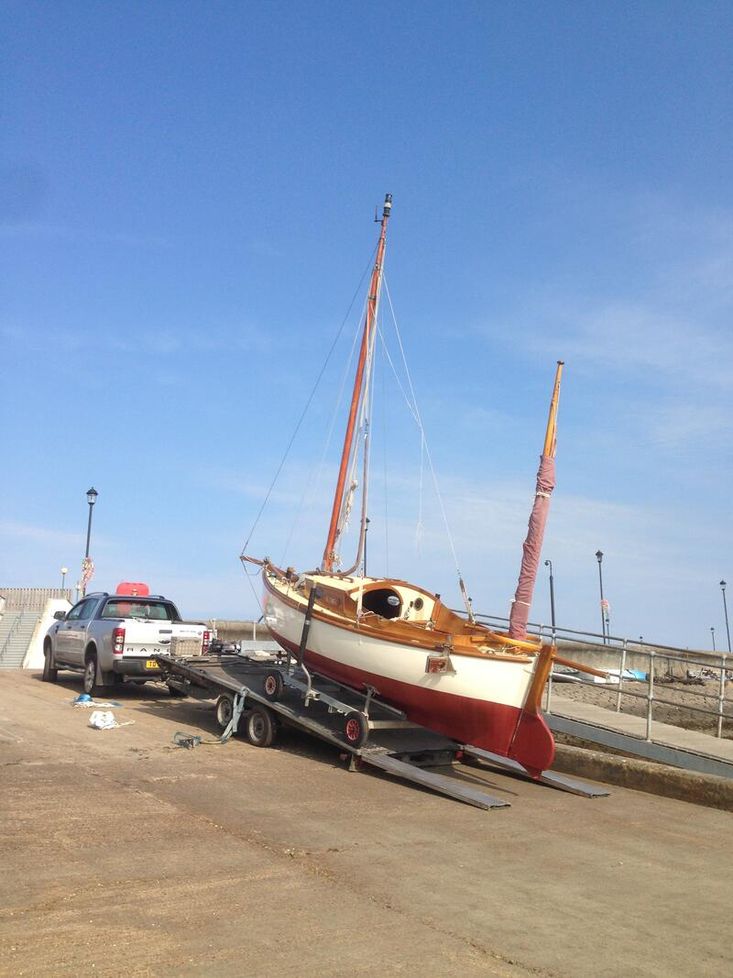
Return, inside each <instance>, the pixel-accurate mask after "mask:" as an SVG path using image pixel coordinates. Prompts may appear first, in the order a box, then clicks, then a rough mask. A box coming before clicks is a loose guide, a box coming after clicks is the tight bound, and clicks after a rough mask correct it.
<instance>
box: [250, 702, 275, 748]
mask: <svg viewBox="0 0 733 978" xmlns="http://www.w3.org/2000/svg"><path fill="white" fill-rule="evenodd" d="M245 730H246V733H247V740H248V741H249V742H250V744H252V746H253V747H269V746H270V745H271V744H272V742H273V740H274V739H275V732H276V728H275V719H274V717H273V715H272V713H271V712H270V711H269V710H268V709H267V707H266V706H254V707H252V709H251V710H250V711H249V713H248V714H247V719H246V720H245Z"/></svg>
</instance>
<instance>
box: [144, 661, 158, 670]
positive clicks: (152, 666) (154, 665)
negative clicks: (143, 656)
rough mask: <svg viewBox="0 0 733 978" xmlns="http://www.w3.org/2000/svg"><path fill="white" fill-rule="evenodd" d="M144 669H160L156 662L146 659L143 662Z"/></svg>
mask: <svg viewBox="0 0 733 978" xmlns="http://www.w3.org/2000/svg"><path fill="white" fill-rule="evenodd" d="M145 668H146V669H160V666H159V665H158V663H157V662H156V660H155V659H148V660H147V661H146V662H145Z"/></svg>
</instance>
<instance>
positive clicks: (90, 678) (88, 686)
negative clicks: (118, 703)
mask: <svg viewBox="0 0 733 978" xmlns="http://www.w3.org/2000/svg"><path fill="white" fill-rule="evenodd" d="M84 692H85V693H89V695H90V696H95V695H96V694H97V693H98V692H99V684H98V683H97V653H96V652H90V653H89V654H88V655H87V658H86V662H85V663H84Z"/></svg>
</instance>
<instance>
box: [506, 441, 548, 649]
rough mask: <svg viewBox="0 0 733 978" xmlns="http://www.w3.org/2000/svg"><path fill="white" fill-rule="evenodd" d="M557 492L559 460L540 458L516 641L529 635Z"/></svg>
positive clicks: (512, 625)
mask: <svg viewBox="0 0 733 978" xmlns="http://www.w3.org/2000/svg"><path fill="white" fill-rule="evenodd" d="M554 488H555V459H554V458H552V457H551V456H549V455H540V467H539V469H538V470H537V487H536V489H535V497H534V506H533V507H532V512H531V514H530V517H529V526H528V529H527V538H526V540H525V541H524V548H523V553H522V566H521V568H520V571H519V583H518V584H517V590H516V592H515V594H514V602H513V603H512V610H511V613H510V615H509V635H510V636H511V637H512V638H517V639H523V638H526V635H527V619H528V618H529V609H530V606H531V604H532V593H533V591H534V582H535V580H536V579H537V568H538V567H539V563H540V553H541V551H542V539H543V537H544V535H545V524H546V523H547V514H548V513H549V511H550V496H551V495H552V490H553V489H554Z"/></svg>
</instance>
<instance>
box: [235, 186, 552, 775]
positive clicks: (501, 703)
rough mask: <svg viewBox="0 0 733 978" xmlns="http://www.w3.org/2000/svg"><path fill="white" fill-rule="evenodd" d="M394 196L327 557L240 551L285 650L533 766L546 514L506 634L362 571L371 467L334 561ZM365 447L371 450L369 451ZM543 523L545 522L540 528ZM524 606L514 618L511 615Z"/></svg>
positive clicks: (547, 659)
mask: <svg viewBox="0 0 733 978" xmlns="http://www.w3.org/2000/svg"><path fill="white" fill-rule="evenodd" d="M391 206H392V198H391V195H387V197H386V199H385V203H384V209H383V213H382V218H381V226H380V236H379V242H378V246H377V253H376V260H375V263H374V268H373V271H372V276H371V282H370V288H369V294H368V301H367V309H366V315H365V321H364V328H363V333H362V336H361V346H360V352H359V359H358V363H357V367H356V375H355V378H354V388H353V394H352V398H351V405H350V409H349V416H348V421H347V425H346V432H345V436H344V444H343V450H342V454H341V464H340V468H339V474H338V480H337V484H336V491H335V494H334V500H333V506H332V511H331V520H330V525H329V530H328V536H327V540H326V545H325V549H324V553H323V558H322V562H321V566H320V567H319V568H318V569H316V570H314V571H309V572H307V573H302V574H299V573H297V572H295V571H294V570H293V569H292V568H289V569H287V570H283V569H282V568H279V567H276V566H275V565H274V564H273V563H272V562H271V561H269V560H267V559H265V560H259V559H257V558H254V557H250V556H245V555H244V554H243V555H242V559H243V560H244V561H248V562H251V563H255V564H258V565H260V566H261V568H262V570H261V574H262V583H263V585H264V603H263V610H264V613H265V619H266V621H267V623H268V625H269V628H270V631H271V633H272V635H273V637H274V638H275V639H276V640H277V641H278V642H279V643H280V645H281V646H282V647H283V648H284V649H286V650H287V651H289V652H292V653H294V654H298V653H299V652H300V653H302V657H303V661H304V663H305V664H306V666H307V667H308V669H310V670H311V671H313V672H315V673H318V674H320V675H323V676H326V677H328V678H330V679H333V680H336V681H337V682H340V683H343V684H345V685H347V686H350V687H353V688H354V689H357V690H362V691H363V690H365V689H369V688H370V687H371V688H372V689H373V690H375V691H376V693H377V694H378V695H379V697H380V698H382V699H383V700H385V701H386V702H388V703H390V704H391V705H393V706H395V707H397V708H399V709H400V710H402V711H404V713H405V714H406V715H407V717H408V718H409V719H410V720H412V721H414V722H416V723H419V724H421V725H423V726H426V727H428V728H430V729H432V730H436V731H438V732H440V733H443V734H446V735H447V736H450V737H452V738H454V739H455V740H457V741H459V742H461V743H466V744H472V745H474V746H477V747H481V748H483V749H485V750H488V751H492V752H493V753H496V754H501V755H503V756H506V757H510V758H513V759H514V760H516V761H518V762H519V763H520V764H522V765H523V766H524V767H525V768H526V770H527V771H528V772H529V773H530V774H532V775H533V776H538V775H539V774H540V772H542V771H543V770H545V769H547V768H548V767H550V765H551V764H552V760H553V756H554V741H553V737H552V734H551V732H550V730H549V729H548V727H547V725H546V723H545V721H544V719H543V717H542V713H541V709H540V698H541V695H542V691H543V689H544V686H545V683H546V681H547V677H548V675H549V672H550V669H551V667H552V661H553V657H554V650H553V648H552V647H551V646H550V645H543V644H542V643H541V642H540V641H538V640H536V639H533V638H531V637H528V636H527V634H526V627H525V626H526V621H527V612H528V610H529V605H528V597H529V598H531V591H532V586H533V583H534V579H533V578H532V574H533V573H534V574H535V575H536V569H537V560H538V559H539V547H540V546H541V535H542V530H543V529H544V518H542V519H540V520H537V519H534V517H535V512H534V511H533V518H531V519H530V533H529V534H528V542H527V543H525V559H524V560H523V569H522V574H521V575H520V586H519V587H518V588H517V598H516V599H515V605H514V609H513V610H514V612H515V614H514V615H513V620H512V626H511V628H510V631H509V632H508V633H503V632H498V631H493V630H491V629H490V628H488V627H486V626H485V625H482V624H480V623H478V622H477V621H476V620H475V618H474V616H473V614H472V612H471V608H470V603H467V615H466V616H463V615H460V614H457V613H456V612H454V611H452V610H450V609H449V608H447V607H446V606H445V605H444V604H443V602H442V601H441V600H440V597H439V596H438V595H437V594H435V593H433V592H431V591H429V590H427V589H425V588H423V587H420V586H417V585H415V584H411V583H408V582H407V581H403V580H396V579H393V578H380V577H371V576H365V574H364V565H363V559H364V549H365V535H366V528H367V517H366V513H367V509H366V497H367V492H366V487H367V473H366V471H365V473H364V485H363V491H362V514H361V525H360V534H359V543H358V550H357V556H356V560H355V562H354V564H353V566H351V567H350V568H349V569H347V570H345V571H342V570H338V569H337V568H338V563H339V560H338V556H337V548H338V543H339V539H340V536H341V533H342V531H343V529H344V525H345V522H346V520H347V519H348V514H349V511H350V508H351V497H352V494H353V488H354V485H355V482H356V480H355V471H356V447H355V443H356V441H357V432H360V431H361V432H366V434H364V436H363V437H364V438H368V425H362V423H361V421H362V419H363V416H364V412H365V410H366V407H367V405H368V395H367V393H366V391H367V389H368V382H369V377H370V374H371V366H370V365H371V358H372V353H373V350H374V343H375V335H376V320H377V311H378V305H379V297H380V291H381V285H382V270H383V264H384V254H385V245H386V233H387V223H388V220H389V216H390V212H391ZM561 370H562V364H561V363H558V367H557V373H556V377H555V386H554V390H553V395H552V402H551V407H550V415H549V420H548V426H547V434H546V438H545V449H544V452H543V456H542V458H543V460H545V459H547V458H552V457H554V453H555V426H556V416H557V405H558V398H559V390H560V376H561ZM367 455H368V452H366V451H365V452H364V456H365V458H366V457H367ZM365 466H366V463H365ZM540 473H541V474H543V473H544V476H543V477H544V478H545V481H542V480H541V479H540V477H539V476H538V491H537V496H536V504H535V506H536V508H537V505H538V502H540V503H541V506H540V509H543V511H544V513H545V514H546V506H545V503H546V502H547V501H548V499H549V492H548V491H547V484H546V477H547V465H545V466H544V468H543V464H541V467H540ZM553 482H554V477H553ZM549 491H551V487H550V490H549ZM540 515H542V514H540ZM533 519H534V524H535V525H534V530H533ZM539 523H541V524H542V525H541V528H540V529H539V538H538V537H537V530H538V525H539ZM530 537H532V539H531V540H530ZM528 544H529V550H528ZM532 565H534V571H533V570H532ZM528 575H529V576H528ZM529 578H532V580H530V579H529ZM460 583H461V587H462V590H463V586H462V582H460ZM464 594H465V592H464ZM525 608H526V611H524V609H525ZM517 613H518V620H514V619H516V618H517ZM359 735H360V731H359V729H358V725H356V726H354V728H353V729H352V730H351V732H350V730H349V726H348V724H347V727H346V736H347V737H352V736H353V739H354V740H356V739H357V737H358V736H359Z"/></svg>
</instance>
